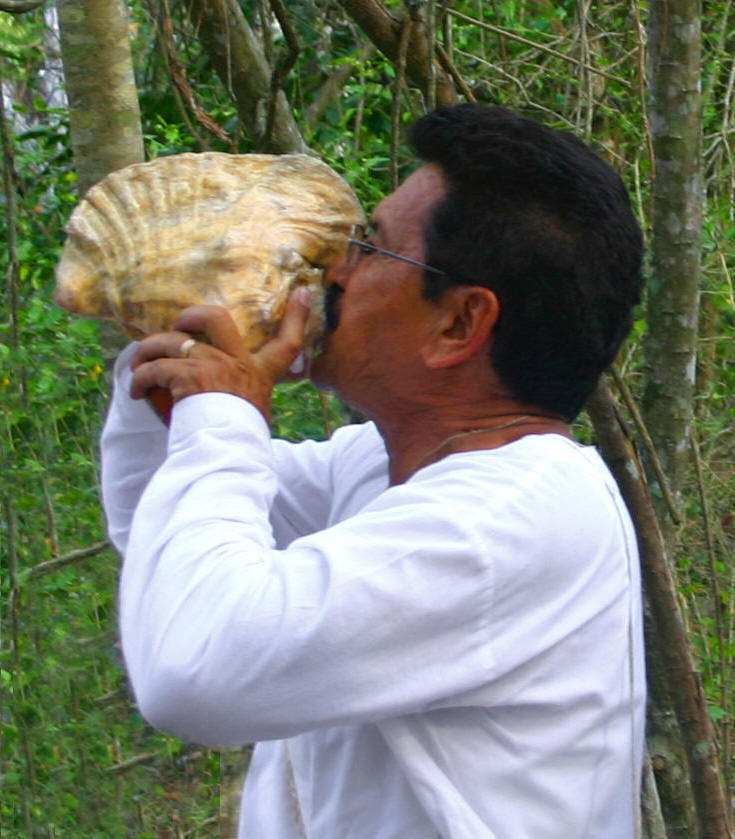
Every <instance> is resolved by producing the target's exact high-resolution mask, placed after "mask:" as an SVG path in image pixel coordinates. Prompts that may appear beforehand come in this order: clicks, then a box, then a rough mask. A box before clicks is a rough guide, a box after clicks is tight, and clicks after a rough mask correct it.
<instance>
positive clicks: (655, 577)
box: [587, 382, 731, 839]
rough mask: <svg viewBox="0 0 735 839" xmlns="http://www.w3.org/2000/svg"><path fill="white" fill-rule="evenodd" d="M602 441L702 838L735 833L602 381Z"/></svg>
mask: <svg viewBox="0 0 735 839" xmlns="http://www.w3.org/2000/svg"><path fill="white" fill-rule="evenodd" d="M587 411H588V413H589V415H590V418H591V420H592V423H593V425H594V428H595V434H596V437H597V444H598V446H599V449H600V452H601V454H602V456H603V458H604V459H605V461H606V463H607V465H608V467H609V468H610V471H611V472H612V473H613V475H614V476H615V479H616V481H617V483H618V486H619V487H620V491H621V493H622V495H623V498H624V499H625V502H626V504H627V506H628V510H629V511H630V514H631V517H632V519H633V522H634V524H635V529H636V534H637V536H638V545H639V549H640V555H641V568H642V573H643V583H644V588H645V591H646V596H647V600H648V603H649V606H650V611H651V617H652V623H653V628H654V633H655V637H654V638H649V639H648V644H649V645H655V647H656V649H657V650H658V652H659V654H660V656H661V659H662V661H663V662H664V664H665V667H666V670H667V673H668V674H669V678H670V680H671V682H672V684H674V685H676V690H674V691H672V695H671V699H672V704H673V707H674V712H675V714H676V718H677V721H678V723H679V728H680V730H681V734H682V739H683V741H684V744H685V747H686V753H687V760H688V762H689V772H690V779H691V785H692V790H693V792H694V797H695V799H696V801H697V811H698V813H699V815H700V819H701V826H702V834H701V835H702V839H725V837H730V835H731V834H730V831H729V827H728V818H727V807H726V804H725V796H724V793H723V789H722V782H721V779H720V778H721V776H720V766H719V760H718V755H717V740H716V738H715V732H714V728H713V726H712V721H711V720H710V717H709V713H708V710H707V699H706V697H705V695H704V691H703V689H702V681H701V676H700V674H699V672H698V670H697V667H696V663H695V661H694V654H693V652H692V648H691V645H690V643H689V639H688V637H687V634H686V628H685V624H684V618H683V616H682V613H681V609H680V607H679V599H678V593H677V589H676V581H675V579H674V575H673V572H672V570H671V566H670V564H669V560H668V557H667V555H666V546H665V543H664V539H663V536H662V534H661V529H660V527H659V523H658V520H657V518H656V513H655V512H654V509H653V505H652V503H651V499H650V496H649V494H648V488H647V487H646V484H645V481H644V478H643V474H642V472H641V469H640V466H639V464H638V462H637V459H636V457H635V452H634V449H633V445H632V443H631V440H630V438H629V437H628V435H627V434H626V432H625V429H624V426H623V425H622V422H621V420H620V418H619V413H618V408H617V404H616V402H615V400H614V399H613V397H612V395H611V393H610V390H609V388H608V387H607V385H606V384H605V383H604V382H601V383H600V384H599V385H598V387H597V389H596V390H595V392H594V393H593V394H592V396H591V397H590V398H589V400H588V401H587Z"/></svg>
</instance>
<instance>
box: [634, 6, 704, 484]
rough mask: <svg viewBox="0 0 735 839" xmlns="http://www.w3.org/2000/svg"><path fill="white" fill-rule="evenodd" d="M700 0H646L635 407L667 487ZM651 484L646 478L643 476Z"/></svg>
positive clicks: (694, 209) (686, 276) (681, 416)
mask: <svg viewBox="0 0 735 839" xmlns="http://www.w3.org/2000/svg"><path fill="white" fill-rule="evenodd" d="M701 13H702V7H701V0H652V3H651V5H650V12H649V15H650V16H649V25H648V43H649V58H650V74H649V75H650V101H649V120H650V125H651V135H652V139H653V150H654V155H655V172H656V174H655V180H654V183H653V227H652V238H651V260H652V265H651V269H652V276H651V281H650V285H649V289H648V304H647V321H648V335H647V339H646V372H647V377H646V389H645V393H644V396H643V411H644V415H645V418H646V424H647V425H648V428H649V429H650V431H651V435H652V437H653V440H654V442H655V444H656V447H657V449H658V452H659V456H660V458H661V461H662V463H663V466H664V470H665V472H666V474H667V475H668V478H669V483H670V486H671V488H672V490H673V491H674V494H675V495H678V494H679V492H680V490H681V484H682V480H683V473H684V467H685V465H686V460H687V455H688V451H689V442H688V441H689V435H690V432H691V423H692V396H693V389H694V381H695V369H696V340H697V320H698V308H699V287H700V274H701V245H702V200H703V191H702V161H701V91H700V87H701V66H700V65H701V23H700V19H701ZM652 484H653V482H652Z"/></svg>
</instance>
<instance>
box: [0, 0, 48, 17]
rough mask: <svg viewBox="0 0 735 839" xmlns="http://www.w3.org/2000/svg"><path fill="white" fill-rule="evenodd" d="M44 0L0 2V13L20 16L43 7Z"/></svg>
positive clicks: (1, 0)
mask: <svg viewBox="0 0 735 839" xmlns="http://www.w3.org/2000/svg"><path fill="white" fill-rule="evenodd" d="M45 2H46V0H0V12H10V14H11V15H22V14H23V12H32V11H33V10H34V9H37V8H38V7H39V6H43V4H44V3H45Z"/></svg>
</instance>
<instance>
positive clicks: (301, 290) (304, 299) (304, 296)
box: [294, 285, 311, 309]
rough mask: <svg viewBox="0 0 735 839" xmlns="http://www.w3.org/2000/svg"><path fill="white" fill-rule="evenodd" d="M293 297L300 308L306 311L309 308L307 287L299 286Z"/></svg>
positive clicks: (309, 297) (309, 291)
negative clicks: (303, 307) (302, 307)
mask: <svg viewBox="0 0 735 839" xmlns="http://www.w3.org/2000/svg"><path fill="white" fill-rule="evenodd" d="M294 295H295V296H296V299H297V300H298V301H299V303H301V305H302V306H306V308H307V309H310V308H311V290H310V289H309V288H307V286H305V285H300V286H299V287H298V288H297V289H296V291H295V292H294Z"/></svg>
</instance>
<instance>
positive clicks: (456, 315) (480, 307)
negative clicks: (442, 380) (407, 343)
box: [421, 286, 500, 370]
mask: <svg viewBox="0 0 735 839" xmlns="http://www.w3.org/2000/svg"><path fill="white" fill-rule="evenodd" d="M436 305H437V307H438V309H439V312H438V318H437V323H436V327H437V328H436V332H435V334H434V336H433V337H432V338H431V339H430V340H429V341H427V342H426V344H425V345H424V347H423V348H422V351H421V355H422V358H423V360H424V363H425V364H426V366H427V367H428V368H430V369H435V370H438V369H440V368H443V367H453V366H455V365H457V364H461V363H462V362H464V361H466V360H467V359H469V358H472V357H473V356H475V355H477V354H478V353H482V354H483V356H484V357H485V358H487V354H488V351H489V346H490V340H491V335H492V330H493V327H494V326H495V324H496V323H497V321H498V317H499V316H500V303H499V301H498V298H497V296H496V295H495V292H493V291H490V289H488V288H483V287H482V286H456V287H455V288H449V289H447V291H445V292H444V294H443V295H442V297H441V299H440V300H439V301H438V302H437V304H436Z"/></svg>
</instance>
